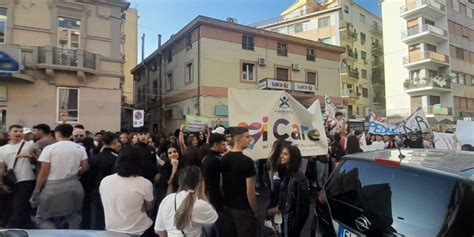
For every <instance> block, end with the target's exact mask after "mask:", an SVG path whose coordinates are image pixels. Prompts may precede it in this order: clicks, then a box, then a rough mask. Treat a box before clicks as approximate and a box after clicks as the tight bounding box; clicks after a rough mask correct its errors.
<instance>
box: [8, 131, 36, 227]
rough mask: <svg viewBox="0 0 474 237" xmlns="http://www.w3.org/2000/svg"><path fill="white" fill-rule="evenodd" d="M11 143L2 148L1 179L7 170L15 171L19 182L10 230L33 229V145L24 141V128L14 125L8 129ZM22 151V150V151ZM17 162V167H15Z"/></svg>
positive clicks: (9, 225) (34, 176)
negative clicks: (30, 199)
mask: <svg viewBox="0 0 474 237" xmlns="http://www.w3.org/2000/svg"><path fill="white" fill-rule="evenodd" d="M8 135H9V137H10V141H9V143H8V144H7V145H5V146H2V147H0V177H2V175H3V173H4V172H6V171H7V169H13V167H14V169H13V171H14V173H15V176H16V179H17V182H16V184H15V185H14V187H13V190H10V191H13V193H14V194H13V195H14V196H13V200H12V213H11V217H10V220H9V223H8V226H7V227H8V228H31V227H32V223H31V220H30V219H31V218H30V212H31V207H30V205H29V203H28V198H29V197H30V196H31V193H32V192H33V189H34V187H35V179H36V175H35V173H34V172H33V168H32V166H31V163H30V159H32V157H31V155H30V154H29V152H28V150H29V149H30V147H31V145H32V144H33V143H31V142H25V141H23V127H22V126H21V125H12V126H10V128H9V129H8ZM20 149H21V150H20ZM17 157H18V158H17ZM15 160H17V161H16V165H15ZM0 211H1V210H0Z"/></svg>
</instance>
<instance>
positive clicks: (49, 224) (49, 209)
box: [30, 124, 89, 229]
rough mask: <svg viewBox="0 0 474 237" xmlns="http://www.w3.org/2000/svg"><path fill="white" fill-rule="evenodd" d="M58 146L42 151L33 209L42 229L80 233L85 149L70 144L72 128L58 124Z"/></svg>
mask: <svg viewBox="0 0 474 237" xmlns="http://www.w3.org/2000/svg"><path fill="white" fill-rule="evenodd" d="M54 131H55V137H56V140H57V141H58V142H56V143H54V144H52V145H49V146H47V147H45V148H44V149H43V151H42V152H41V155H40V157H39V159H38V161H40V162H41V170H40V172H39V175H38V179H37V181H36V187H35V190H34V192H33V195H32V197H31V198H30V203H31V205H32V206H33V207H38V211H37V213H36V218H37V221H38V223H37V224H38V226H39V227H40V228H42V229H56V228H64V226H61V225H60V224H61V223H64V222H63V221H61V220H62V219H65V222H67V224H68V228H69V229H79V227H80V224H81V208H82V201H83V199H84V190H83V188H82V185H81V183H80V182H79V176H80V175H81V174H83V173H85V172H86V171H87V170H88V169H89V164H88V163H87V153H86V150H85V149H84V147H82V146H81V145H79V144H76V143H74V142H71V141H70V138H71V136H72V131H73V127H72V126H71V125H70V124H61V125H58V126H57V127H56V129H55V130H54Z"/></svg>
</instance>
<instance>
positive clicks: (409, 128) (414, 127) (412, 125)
mask: <svg viewBox="0 0 474 237" xmlns="http://www.w3.org/2000/svg"><path fill="white" fill-rule="evenodd" d="M427 130H430V124H429V123H428V120H427V119H426V117H425V113H424V112H423V110H422V109H421V108H418V109H417V110H416V111H415V112H414V113H413V114H412V115H410V117H408V119H407V121H406V122H405V123H404V124H403V125H402V126H400V131H401V133H403V134H407V133H411V132H416V131H423V132H424V131H427Z"/></svg>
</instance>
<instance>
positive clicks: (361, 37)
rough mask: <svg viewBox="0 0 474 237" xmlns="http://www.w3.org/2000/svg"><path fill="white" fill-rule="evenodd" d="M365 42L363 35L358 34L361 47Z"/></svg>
mask: <svg viewBox="0 0 474 237" xmlns="http://www.w3.org/2000/svg"><path fill="white" fill-rule="evenodd" d="M365 40H366V39H365V33H362V32H360V43H361V44H362V45H364V44H365Z"/></svg>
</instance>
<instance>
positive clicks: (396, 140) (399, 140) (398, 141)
mask: <svg viewBox="0 0 474 237" xmlns="http://www.w3.org/2000/svg"><path fill="white" fill-rule="evenodd" d="M395 143H396V144H397V148H398V158H399V159H400V160H402V159H403V158H405V157H406V156H405V155H403V154H402V150H401V149H400V146H401V145H402V139H400V137H399V136H398V135H397V136H395Z"/></svg>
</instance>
